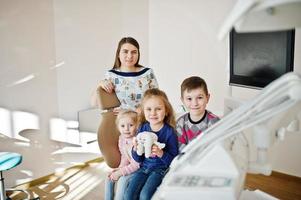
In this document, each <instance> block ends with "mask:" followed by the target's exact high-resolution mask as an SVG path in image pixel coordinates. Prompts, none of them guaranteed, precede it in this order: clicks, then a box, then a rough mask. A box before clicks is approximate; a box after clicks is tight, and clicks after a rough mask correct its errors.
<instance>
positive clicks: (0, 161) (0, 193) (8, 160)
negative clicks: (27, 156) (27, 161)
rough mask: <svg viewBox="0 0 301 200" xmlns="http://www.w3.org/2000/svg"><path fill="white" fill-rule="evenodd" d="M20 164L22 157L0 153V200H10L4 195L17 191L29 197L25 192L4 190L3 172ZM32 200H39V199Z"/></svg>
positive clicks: (16, 154) (11, 153)
mask: <svg viewBox="0 0 301 200" xmlns="http://www.w3.org/2000/svg"><path fill="white" fill-rule="evenodd" d="M21 162H22V156H21V155H20V154H18V153H13V152H0V200H10V199H11V198H10V197H9V196H7V195H6V192H7V191H19V192H23V193H25V194H26V195H27V197H29V196H30V194H29V193H28V192H27V191H26V190H18V189H5V185H4V177H3V171H7V170H10V169H12V168H14V167H16V166H18V165H19V164H20V163H21ZM34 199H36V200H37V199H40V198H39V197H37V198H34Z"/></svg>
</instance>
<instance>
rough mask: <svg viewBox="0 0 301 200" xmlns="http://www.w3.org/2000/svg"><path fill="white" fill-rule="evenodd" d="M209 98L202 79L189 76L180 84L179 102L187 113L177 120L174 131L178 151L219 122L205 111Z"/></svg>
mask: <svg viewBox="0 0 301 200" xmlns="http://www.w3.org/2000/svg"><path fill="white" fill-rule="evenodd" d="M209 98H210V94H209V93H208V88H207V84H206V82H205V81H204V80H203V79H202V78H200V77H198V76H191V77H189V78H186V79H185V80H184V81H183V82H182V84H181V100H182V102H183V104H184V106H185V107H186V108H187V110H188V113H185V114H184V115H182V116H181V117H179V118H178V120H177V125H176V131H177V134H178V141H179V149H180V151H182V149H183V148H184V147H185V146H186V145H187V144H188V143H189V142H190V141H191V140H193V139H194V138H196V137H197V136H198V135H200V134H202V132H204V131H205V130H206V129H207V128H208V127H209V126H211V125H212V124H214V123H215V122H217V121H218V120H219V117H217V116H216V115H214V114H213V113H211V112H210V111H208V110H206V106H207V103H208V102H209Z"/></svg>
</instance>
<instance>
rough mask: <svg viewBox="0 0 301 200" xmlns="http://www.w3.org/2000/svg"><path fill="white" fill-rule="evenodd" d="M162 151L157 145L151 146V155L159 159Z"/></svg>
mask: <svg viewBox="0 0 301 200" xmlns="http://www.w3.org/2000/svg"><path fill="white" fill-rule="evenodd" d="M163 153H164V152H163V150H162V149H160V148H159V147H158V146H157V145H155V144H153V146H152V155H154V156H158V157H159V158H162V156H163Z"/></svg>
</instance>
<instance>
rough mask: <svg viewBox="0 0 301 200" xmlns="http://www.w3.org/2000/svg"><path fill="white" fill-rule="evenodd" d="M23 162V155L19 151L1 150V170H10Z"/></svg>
mask: <svg viewBox="0 0 301 200" xmlns="http://www.w3.org/2000/svg"><path fill="white" fill-rule="evenodd" d="M21 162H22V156H21V155H20V154H18V153H12V152H0V171H4V170H9V169H11V168H14V167H16V166H17V165H19V164H20V163H21Z"/></svg>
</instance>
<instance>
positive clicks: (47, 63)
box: [0, 0, 58, 185]
mask: <svg viewBox="0 0 301 200" xmlns="http://www.w3.org/2000/svg"><path fill="white" fill-rule="evenodd" d="M53 33H54V32H53V9H52V1H51V0H45V1H39V0H28V1H26V2H25V1H24V2H23V1H17V0H12V1H4V0H3V1H0V44H1V45H0V76H1V78H0V108H1V112H0V113H1V114H2V118H1V121H0V132H1V133H3V134H5V135H7V136H10V137H15V136H17V135H18V133H19V131H21V130H22V129H23V128H29V129H30V128H32V129H39V130H36V131H32V133H34V134H35V135H36V136H37V137H39V138H49V134H48V129H49V128H48V127H49V118H50V117H52V116H55V115H57V113H58V103H57V95H56V91H57V79H56V78H57V76H56V71H55V70H53V68H52V67H53V66H54V65H55V51H54V50H55V49H54V34H53ZM5 113H7V115H6V116H4V114H5ZM5 127H7V129H5ZM3 128H4V129H5V130H3ZM21 132H22V133H25V131H21ZM0 135H1V134H0ZM1 136H3V135H1ZM43 141H45V143H43V145H42V146H40V147H39V148H36V147H34V145H33V143H21V142H17V141H13V140H10V139H7V138H6V139H2V137H1V138H0V151H14V152H18V153H21V154H22V155H23V159H24V161H23V163H22V165H20V167H18V168H16V169H13V170H10V171H9V172H7V173H5V177H6V178H7V179H6V182H7V184H8V185H12V184H16V183H17V182H15V180H19V181H22V180H23V181H26V180H27V178H32V177H40V176H43V175H45V174H48V173H49V172H51V171H53V166H52V165H51V161H50V160H49V159H44V162H39V161H37V160H39V157H41V156H48V155H49V154H50V153H49V149H50V143H49V140H43ZM40 161H43V160H42V159H41V160H40ZM21 170H23V172H21ZM25 171H26V172H25ZM33 174H34V175H33Z"/></svg>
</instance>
